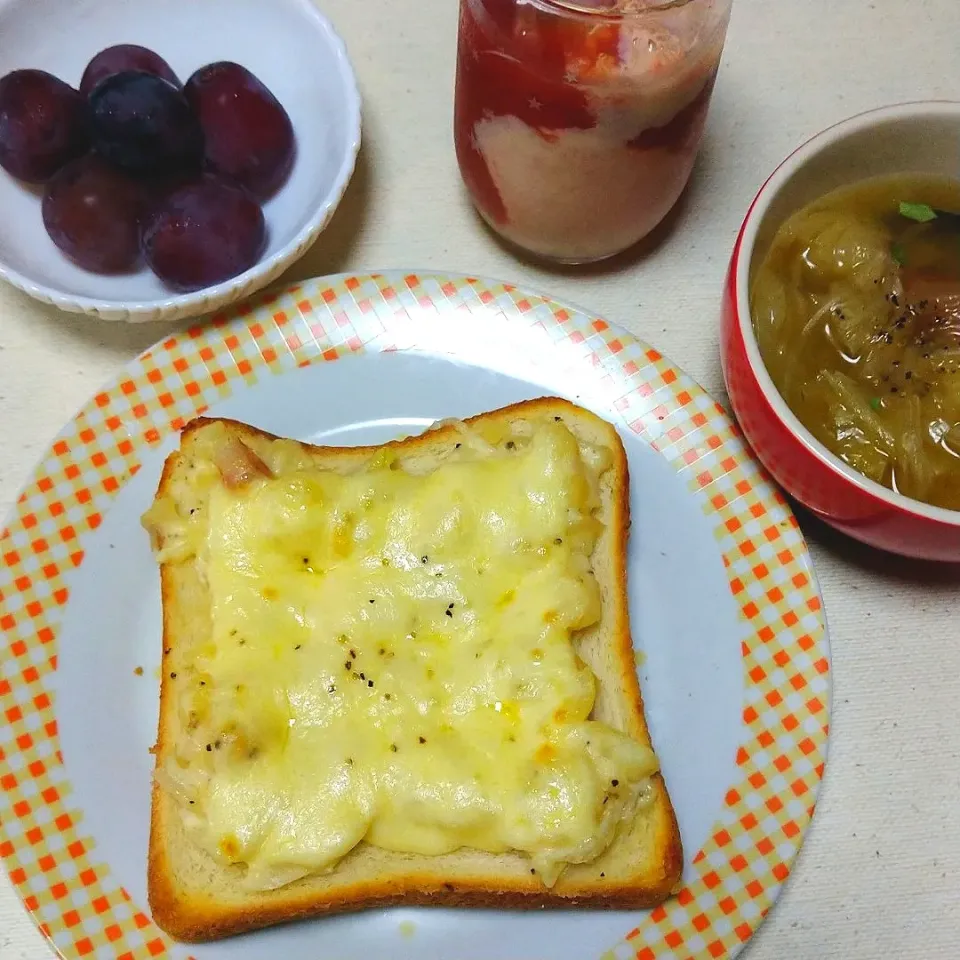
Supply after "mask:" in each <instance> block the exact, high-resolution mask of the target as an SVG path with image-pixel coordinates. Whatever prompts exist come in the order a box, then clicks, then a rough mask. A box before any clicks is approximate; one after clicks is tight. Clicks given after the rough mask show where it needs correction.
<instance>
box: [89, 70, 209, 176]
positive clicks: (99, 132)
mask: <svg viewBox="0 0 960 960" xmlns="http://www.w3.org/2000/svg"><path fill="white" fill-rule="evenodd" d="M90 113H91V128H92V132H93V145H94V148H95V149H96V150H97V152H98V153H99V154H100V155H101V156H102V157H104V158H105V159H106V160H109V161H110V163H113V164H116V165H117V166H118V167H122V168H124V169H125V170H128V171H130V172H131V173H136V174H147V175H156V174H164V175H167V174H174V173H176V172H177V171H181V170H190V169H194V170H196V169H199V166H200V161H201V159H202V156H203V134H202V132H201V130H200V124H199V123H198V122H197V118H196V117H195V116H194V114H193V111H192V110H191V109H190V105H189V104H188V103H187V100H186V97H184V95H183V94H182V93H181V92H180V91H179V90H178V89H177V88H176V87H175V86H174V85H173V84H172V83H170V82H168V81H167V80H163V79H162V78H160V77H157V76H154V75H153V74H151V73H144V72H143V71H138V70H128V71H125V72H123V73H116V74H114V75H113V76H112V77H107V79H106V80H102V81H101V82H100V83H98V84H97V86H96V87H95V88H94V91H93V93H92V94H90Z"/></svg>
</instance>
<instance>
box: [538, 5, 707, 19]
mask: <svg viewBox="0 0 960 960" xmlns="http://www.w3.org/2000/svg"><path fill="white" fill-rule="evenodd" d="M527 2H529V3H530V4H531V5H532V6H535V7H540V8H541V9H542V10H547V11H550V12H552V13H558V14H561V15H564V14H565V15H568V16H574V17H583V18H584V19H587V20H614V21H623V20H627V19H632V18H636V17H643V16H646V15H648V14H652V13H661V12H663V11H665V10H679V9H680V8H682V7H687V6H691V5H692V4H694V3H698V2H701V0H643V6H642V7H639V8H634V9H623V7H622V6H621V5H620V4H619V3H617V5H616V6H615V7H606V8H604V7H595V6H589V5H588V3H589V0H527Z"/></svg>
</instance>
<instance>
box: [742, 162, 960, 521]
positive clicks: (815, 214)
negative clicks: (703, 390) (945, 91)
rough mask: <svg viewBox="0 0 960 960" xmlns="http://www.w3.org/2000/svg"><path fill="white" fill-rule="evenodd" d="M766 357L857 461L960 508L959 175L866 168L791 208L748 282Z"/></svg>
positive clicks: (825, 438) (785, 386) (793, 404)
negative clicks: (857, 179) (865, 173)
mask: <svg viewBox="0 0 960 960" xmlns="http://www.w3.org/2000/svg"><path fill="white" fill-rule="evenodd" d="M751 312H752V316H753V325H754V329H755V331H756V334H757V340H758V342H759V345H760V351H761V353H762V354H763V359H764V362H765V364H766V366H767V369H768V370H769V372H770V375H771V377H772V378H773V381H774V383H775V384H776V386H777V389H778V390H779V391H780V393H781V395H782V396H783V398H784V400H785V401H786V403H787V405H788V406H789V407H790V409H791V410H793V412H794V413H795V414H796V415H797V416H798V417H799V418H800V420H801V422H802V423H803V424H804V426H806V427H807V429H808V430H810V432H811V433H813V434H814V436H816V437H817V439H818V440H820V442H821V443H823V444H824V445H825V446H826V447H828V448H829V449H830V450H831V451H833V452H834V453H835V454H836V455H837V456H839V457H840V458H841V459H842V460H844V461H845V462H846V463H848V464H849V465H850V466H851V467H853V468H854V469H855V470H857V471H859V472H860V473H862V474H864V475H865V476H867V477H869V478H870V479H872V480H876V481H877V482H878V483H882V484H884V485H885V486H887V487H890V488H892V489H894V490H898V491H900V492H901V493H903V494H905V495H906V496H908V497H913V498H914V499H917V500H922V501H925V502H926V503H931V504H934V505H936V506H941V507H947V508H948V509H953V510H960V182H957V181H952V180H945V179H941V178H933V177H926V176H918V175H909V176H897V177H884V178H879V179H875V180H867V181H862V182H861V183H858V184H856V185H854V186H852V187H847V188H844V189H842V190H839V191H836V192H834V193H831V194H828V195H827V196H825V197H822V198H821V199H819V200H817V201H815V202H814V203H812V204H810V205H809V206H807V207H805V208H804V209H802V210H800V211H799V212H798V213H796V214H794V215H793V216H792V217H791V218H790V219H789V220H787V221H786V222H785V223H784V224H783V225H782V226H781V227H780V229H779V230H778V231H777V234H776V236H775V237H774V239H773V242H772V244H771V246H770V249H769V251H768V252H767V254H766V256H765V257H764V259H763V261H762V262H761V264H760V266H759V268H758V269H756V271H755V274H754V277H753V282H752V286H751Z"/></svg>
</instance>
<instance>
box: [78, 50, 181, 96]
mask: <svg viewBox="0 0 960 960" xmlns="http://www.w3.org/2000/svg"><path fill="white" fill-rule="evenodd" d="M128 70H138V71H140V72H141V73H152V74H153V75H154V76H156V77H162V78H163V79H164V80H166V81H168V82H169V83H172V84H173V85H174V86H175V87H176V88H177V89H179V88H180V80H179V78H178V77H177V75H176V74H175V73H174V72H173V70H172V69H171V67H170V64H169V63H167V61H166V60H164V59H163V57H161V56H160V54H158V53H154V52H153V51H152V50H148V49H147V48H146V47H141V46H138V45H137V44H135V43H118V44H117V45H116V46H113V47H107V48H106V49H105V50H101V51H100V52H99V53H98V54H97V55H96V56H95V57H94V58H93V59H92V60H91V61H90V62H89V63H88V64H87V68H86V70H84V71H83V78H82V79H81V80H80V93H81V94H82V95H83V96H84V97H88V96H90V94H91V93H92V92H93V88H94V87H95V86H96V85H97V84H98V83H100V81H101V80H106V79H107V77H112V76H113V75H114V74H116V73H125V72H127V71H128Z"/></svg>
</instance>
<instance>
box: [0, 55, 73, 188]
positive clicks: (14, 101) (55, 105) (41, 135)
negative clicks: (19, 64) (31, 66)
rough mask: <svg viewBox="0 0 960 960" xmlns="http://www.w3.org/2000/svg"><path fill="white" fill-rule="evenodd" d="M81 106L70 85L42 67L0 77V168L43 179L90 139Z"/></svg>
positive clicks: (35, 180) (33, 179) (33, 180)
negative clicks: (41, 68)
mask: <svg viewBox="0 0 960 960" xmlns="http://www.w3.org/2000/svg"><path fill="white" fill-rule="evenodd" d="M88 137H89V134H88V128H87V114H86V104H85V103H84V100H83V97H81V96H80V94H79V93H77V91H76V90H74V89H73V87H71V86H69V85H68V84H66V83H64V82H63V81H62V80H59V79H57V77H55V76H53V74H50V73H47V72H46V71H44V70H14V71H13V73H8V74H7V75H6V76H5V77H3V78H2V79H0V167H3V169H4V170H6V171H7V173H10V174H12V175H13V176H15V177H18V178H19V179H20V180H27V181H29V182H30V183H43V182H44V181H45V180H48V179H49V178H50V177H51V176H53V174H54V173H56V171H57V170H59V169H60V167H62V166H63V165H64V164H65V163H68V162H69V161H70V160H73V159H75V158H76V157H79V156H80V155H81V154H83V153H84V152H85V151H86V149H87V146H88V143H89V139H88Z"/></svg>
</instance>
